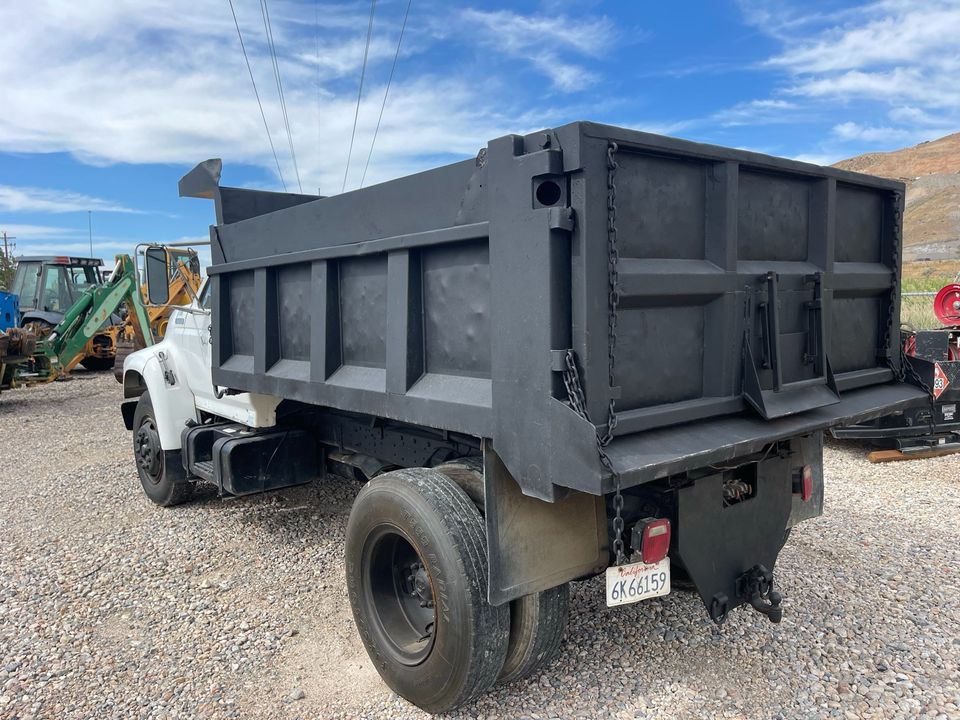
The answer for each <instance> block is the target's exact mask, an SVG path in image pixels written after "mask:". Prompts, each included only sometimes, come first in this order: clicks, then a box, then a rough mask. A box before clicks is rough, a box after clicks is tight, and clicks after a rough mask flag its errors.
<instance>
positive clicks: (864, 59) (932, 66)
mask: <svg viewBox="0 0 960 720" xmlns="http://www.w3.org/2000/svg"><path fill="white" fill-rule="evenodd" d="M761 5H762V6H763V11H762V12H756V7H757V6H756V5H748V6H747V7H748V8H752V9H753V10H754V12H753V13H752V19H753V20H754V22H755V23H756V24H758V25H759V26H760V27H761V29H763V30H765V31H766V32H768V33H769V34H771V35H773V36H774V37H777V38H778V39H779V40H781V41H782V43H783V45H784V48H783V51H782V52H781V53H779V54H778V55H776V56H774V57H772V58H770V59H769V60H768V61H767V63H766V65H767V66H768V67H772V68H779V69H782V70H784V71H786V72H787V73H788V74H789V75H790V76H791V78H792V81H791V83H790V85H789V87H788V92H789V93H791V94H792V95H799V96H808V97H811V98H817V99H823V100H835V101H840V102H844V103H846V102H851V101H863V100H876V101H879V102H885V103H891V104H913V105H921V106H925V107H938V108H951V109H952V110H953V111H954V112H955V113H956V112H957V111H958V110H960V89H958V87H957V83H956V77H957V73H958V72H960V56H958V54H957V49H958V38H960V0H879V1H878V2H872V3H867V4H864V5H860V6H857V7H854V8H850V9H848V10H847V11H845V12H844V14H843V15H842V16H839V17H836V18H833V17H829V16H822V15H821V16H817V15H810V16H806V17H804V16H803V15H802V14H798V12H797V11H796V10H794V9H792V8H791V6H789V5H786V4H783V3H781V4H779V5H778V6H772V5H763V4H762V3H761ZM748 17H749V16H748ZM788 27H789V28H791V32H786V31H785V28H788Z"/></svg>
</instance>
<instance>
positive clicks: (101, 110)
mask: <svg viewBox="0 0 960 720" xmlns="http://www.w3.org/2000/svg"><path fill="white" fill-rule="evenodd" d="M235 6H236V7H237V12H238V16H239V20H240V24H241V28H242V30H243V34H244V40H245V43H246V46H247V50H248V52H249V54H250V60H251V64H252V66H253V70H254V74H255V76H256V78H257V85H258V89H259V91H260V96H261V99H262V100H263V103H264V110H265V112H266V116H267V121H268V124H269V127H270V129H271V132H272V136H273V143H274V145H275V147H276V150H277V153H278V155H279V158H280V163H281V167H282V172H283V176H284V178H285V180H286V185H287V187H288V188H289V189H296V180H295V178H294V171H293V166H292V163H291V161H290V159H289V150H288V149H287V140H286V137H285V134H284V133H283V131H282V129H283V122H282V118H281V112H280V107H279V102H278V100H277V97H276V88H275V85H274V81H273V76H272V68H271V64H270V58H269V55H268V54H267V49H266V43H265V42H264V40H263V38H264V34H263V26H262V20H261V18H260V15H259V13H258V11H257V9H256V8H257V5H256V3H252V4H251V3H235ZM271 7H272V10H271V15H272V21H273V23H272V24H273V28H274V34H275V36H276V37H275V39H276V45H277V48H278V51H279V53H280V57H279V64H280V69H281V73H282V76H283V82H284V93H285V96H286V100H287V106H288V114H289V118H290V123H291V126H292V134H293V140H294V144H295V147H296V151H297V160H298V164H299V168H300V174H301V177H302V180H303V189H304V191H305V192H316V191H317V189H318V188H320V189H321V191H322V193H323V194H330V193H333V192H338V191H339V190H340V185H341V182H342V177H343V171H344V167H345V165H346V161H347V146H348V142H349V138H350V131H351V125H352V121H353V112H354V104H355V102H356V87H357V85H356V81H357V75H358V72H359V67H360V63H361V60H362V54H363V39H364V37H363V35H364V33H363V31H365V29H366V8H365V7H363V6H362V5H360V4H356V5H337V4H328V3H324V4H322V5H321V7H320V13H319V19H320V25H321V33H320V34H321V48H320V63H319V87H318V85H317V82H318V67H317V61H316V44H315V36H314V27H313V23H314V12H313V5H312V4H308V5H304V4H303V3H293V2H284V1H283V0H275V2H273V3H272V5H271ZM415 7H416V6H415ZM441 8H443V6H437V7H432V8H431V10H430V11H429V12H432V13H433V16H434V17H433V21H434V22H442V18H441V19H439V20H438V19H437V18H438V16H441V15H442V14H443V11H442V9H441ZM379 11H380V6H378V16H377V17H378V21H377V23H378V24H375V33H374V40H373V42H372V45H371V57H370V65H369V66H368V68H367V84H366V85H365V87H364V98H363V102H362V104H361V107H360V120H359V124H358V128H357V137H356V145H355V150H354V156H353V162H352V165H351V173H350V182H349V183H348V187H351V186H353V187H355V186H356V185H357V183H358V182H359V179H360V175H361V173H362V172H363V164H364V163H365V161H366V155H367V151H368V149H369V146H370V141H371V139H372V136H373V131H374V126H375V124H376V118H377V115H378V113H379V109H380V101H381V99H382V97H383V90H384V87H383V83H384V82H385V80H386V74H387V72H388V70H389V63H390V62H391V61H392V54H393V51H394V49H395V47H396V46H395V42H396V35H397V32H398V30H399V18H393V17H392V16H390V15H388V14H385V15H383V16H381V15H380V14H379ZM385 12H386V11H385ZM449 12H450V17H451V18H452V19H456V20H457V23H451V25H452V24H458V23H460V22H461V19H462V13H463V12H464V11H461V10H460V9H451V10H450V11H449ZM466 12H470V11H466ZM424 13H428V11H426V10H425V11H424ZM509 15H510V19H511V20H512V21H513V22H514V27H513V29H512V31H508V32H506V33H505V35H506V36H509V37H508V39H507V42H508V46H509V47H510V48H512V50H511V52H516V53H519V54H526V53H531V54H532V55H535V56H536V57H537V58H539V59H538V60H537V61H536V62H540V63H542V65H541V66H538V67H540V69H541V70H542V71H543V72H546V73H547V74H548V75H549V76H550V77H551V78H552V80H553V82H554V83H555V85H556V86H557V87H562V88H572V87H574V86H577V85H578V84H579V83H582V82H583V81H584V78H585V77H586V76H585V75H584V73H583V72H582V71H581V69H580V68H579V66H577V65H575V64H570V63H566V62H565V61H563V59H562V57H563V56H564V55H566V54H567V53H573V54H577V55H580V56H588V55H592V54H594V53H597V52H600V47H601V46H600V42H601V35H603V34H606V33H607V31H608V30H609V24H608V23H607V21H606V20H603V19H600V20H590V19H589V18H588V19H587V20H585V21H584V22H583V23H582V24H580V25H577V24H571V25H568V26H567V27H566V28H564V27H563V26H562V23H560V22H556V21H554V20H553V19H551V18H543V17H540V16H537V15H530V16H527V15H519V14H515V13H509ZM476 17H477V18H478V22H481V19H482V18H487V19H488V20H489V19H490V18H489V15H484V14H483V13H481V14H479V15H477V16H476ZM0 27H6V28H16V29H17V31H16V32H12V33H8V34H7V35H6V36H5V45H4V51H3V53H2V54H0V87H2V88H3V99H4V106H5V107H7V108H16V112H5V113H0V151H8V152H27V153H46V152H63V151H66V152H69V153H71V154H73V155H74V156H75V157H77V158H79V159H81V160H82V161H85V162H88V163H94V164H110V163H121V162H122V163H177V164H192V163H195V162H198V161H200V160H203V159H205V158H208V157H222V158H223V159H224V165H225V181H226V182H229V181H230V166H231V164H234V163H250V164H255V165H259V166H262V167H264V168H268V169H273V168H274V166H275V165H274V160H273V156H272V154H271V151H270V147H269V144H268V142H267V138H266V136H265V132H264V129H263V125H262V120H261V118H260V114H259V110H258V109H257V105H256V102H255V100H254V97H253V92H252V89H251V87H250V81H249V78H248V76H247V70H246V66H245V65H244V60H243V56H242V55H241V52H240V47H239V44H238V41H237V35H236V29H235V28H234V26H233V19H232V17H231V15H230V12H229V9H228V7H227V6H226V4H225V3H224V4H223V5H220V4H214V5H213V6H211V5H210V4H208V3H197V2H194V1H193V0H84V2H82V3H64V2H61V1H59V0H7V2H3V3H0ZM484 27H488V26H483V25H482V22H481V27H480V30H479V31H478V30H477V28H476V27H473V28H467V27H460V30H459V31H462V32H463V33H464V34H463V36H462V37H461V36H459V35H458V36H457V37H456V41H457V42H458V43H461V44H462V43H474V44H478V45H483V46H484V47H487V45H486V43H487V42H489V41H490V38H489V37H488V36H487V35H486V34H484V33H486V30H484V29H483V28H484ZM432 33H434V31H433V30H432V29H430V28H426V29H425V28H424V27H423V22H421V23H420V24H419V25H417V24H412V25H411V26H408V28H407V33H406V34H405V36H404V53H403V57H401V64H400V67H399V68H398V71H397V76H396V77H395V79H394V83H393V85H392V86H391V89H390V100H389V104H388V106H387V111H386V113H385V115H384V118H383V124H382V126H381V128H380V132H379V135H378V138H377V144H376V150H375V153H374V156H373V161H372V163H371V167H370V172H369V173H368V176H367V181H366V182H367V184H370V183H372V182H378V181H381V180H384V179H388V178H390V177H395V176H397V175H401V174H406V173H409V172H413V171H416V170H420V169H424V168H425V167H429V166H432V165H434V164H436V159H437V158H438V157H444V156H448V155H450V154H454V155H459V156H467V155H471V154H473V153H475V152H476V151H477V149H478V148H479V147H480V146H481V145H483V144H484V143H485V142H486V141H487V140H489V139H491V138H493V137H497V136H498V135H502V134H505V133H507V132H524V131H527V130H535V129H537V128H538V127H542V126H544V125H549V124H551V123H550V122H549V119H550V115H549V113H548V112H536V113H528V112H525V111H524V110H521V109H520V108H526V107H529V106H530V98H529V96H528V97H526V98H523V102H522V103H521V100H520V99H519V98H516V99H515V101H511V98H510V96H509V94H508V93H504V92H502V90H503V86H502V85H499V84H498V83H497V82H496V80H495V79H490V78H487V77H485V72H484V71H483V70H482V69H481V68H474V67H464V68H436V74H433V72H432V71H431V72H427V73H426V74H425V73H423V71H420V73H419V74H418V75H414V74H413V71H412V70H410V71H408V69H407V68H408V67H410V65H409V64H407V65H405V64H404V61H405V60H408V59H409V58H410V57H412V56H413V55H416V54H417V53H420V52H422V51H423V50H424V49H425V48H429V47H430V45H431V43H434V42H439V41H441V40H438V38H439V35H436V34H432ZM527 33H529V34H531V35H533V36H535V37H536V38H537V40H536V41H535V42H533V41H528V40H524V39H523V37H524V35H525V34H527ZM509 38H512V39H509ZM558 47H559V49H557V48H558ZM550 48H553V49H552V50H551V49H550ZM551 59H555V60H556V61H557V62H556V64H550V62H549V61H550V60H551ZM491 97H498V98H499V100H498V101H497V102H491ZM81 204H82V203H81ZM84 209H86V206H84ZM93 209H97V208H93Z"/></svg>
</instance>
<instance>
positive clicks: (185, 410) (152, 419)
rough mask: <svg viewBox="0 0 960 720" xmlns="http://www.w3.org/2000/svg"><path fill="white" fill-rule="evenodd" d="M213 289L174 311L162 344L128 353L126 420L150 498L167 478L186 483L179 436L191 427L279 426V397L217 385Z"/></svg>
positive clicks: (204, 290) (125, 398) (125, 393)
mask: <svg viewBox="0 0 960 720" xmlns="http://www.w3.org/2000/svg"><path fill="white" fill-rule="evenodd" d="M209 287H210V283H209V280H208V281H206V282H205V283H204V285H203V287H202V288H201V290H200V294H199V295H198V299H197V300H194V301H193V302H192V303H191V304H190V305H187V306H185V307H182V308H179V309H177V310H174V311H173V313H172V314H171V316H170V321H169V324H168V326H167V333H166V335H165V336H164V338H163V339H162V340H161V341H160V342H158V343H156V344H155V345H151V346H149V347H146V348H144V349H142V350H138V351H136V352H134V353H132V354H130V355H129V356H128V357H127V358H126V360H125V361H124V363H123V396H124V402H123V406H122V412H123V418H124V423H125V424H126V427H127V429H128V430H132V431H133V441H134V452H135V453H136V456H137V465H138V470H139V471H140V476H141V481H143V483H144V489H145V490H146V491H147V494H148V495H151V490H156V489H157V486H158V485H164V486H166V485H167V483H164V482H163V480H164V476H165V475H166V476H169V479H170V480H171V481H174V482H177V481H182V479H183V478H182V477H181V475H182V472H183V471H182V466H181V464H180V463H181V459H180V449H181V433H182V431H183V430H184V428H186V427H187V426H188V425H190V424H196V423H201V422H203V421H204V420H205V419H209V418H211V417H215V418H221V419H223V420H230V421H233V422H236V423H241V424H242V425H245V426H247V427H250V428H267V427H272V426H274V425H275V424H276V419H277V416H276V409H277V405H278V404H279V403H280V400H281V398H279V397H274V396H270V395H258V394H253V393H240V394H233V395H228V394H223V393H221V392H220V391H219V390H218V388H215V387H214V385H213V380H212V377H211V346H210V307H209V305H210V290H209ZM180 484H181V485H183V487H184V488H189V487H191V485H190V484H189V483H182V482H181V483H180ZM163 489H164V491H166V490H169V489H170V488H166V487H164V488H163ZM151 497H153V495H151ZM154 499H156V498H154ZM163 504H166V503H163ZM171 504H172V503H171Z"/></svg>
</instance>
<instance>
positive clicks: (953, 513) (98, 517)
mask: <svg viewBox="0 0 960 720" xmlns="http://www.w3.org/2000/svg"><path fill="white" fill-rule="evenodd" d="M119 400H120V388H119V386H118V385H117V384H116V382H115V381H114V380H113V378H112V376H110V375H109V374H101V375H92V374H87V373H83V372H80V371H78V372H76V373H75V375H74V379H72V380H70V381H68V382H60V383H55V384H53V385H50V386H46V387H42V388H33V389H30V390H21V391H12V392H9V393H4V394H3V396H2V397H0V533H2V534H0V537H2V546H0V547H2V552H0V718H20V719H26V718H56V719H58V720H59V719H61V718H76V719H88V718H89V719H90V720H106V719H111V718H118V719H119V718H123V719H124V720H128V719H133V718H184V719H185V718H195V717H197V718H253V719H267V718H277V719H284V720H286V719H290V720H292V719H294V718H304V719H306V718H355V717H363V718H368V717H369V718H372V717H380V718H423V717H426V716H425V715H424V713H422V712H420V711H419V710H417V709H416V708H414V707H413V706H411V705H409V704H408V703H406V702H405V701H403V700H400V699H399V698H397V697H396V696H394V695H392V694H391V693H390V692H389V691H388V690H387V689H386V687H385V686H384V685H383V684H382V683H381V682H380V680H379V678H378V676H377V674H376V673H375V672H374V670H373V668H372V665H371V664H370V662H369V661H368V660H367V657H366V654H365V653H364V651H363V648H362V646H361V645H360V642H359V640H358V639H357V637H356V634H355V632H354V628H353V621H352V619H351V616H350V610H349V606H348V603H347V598H346V593H345V591H344V587H343V567H342V543H343V533H344V526H345V524H346V519H347V514H348V512H349V508H350V503H351V500H352V498H353V496H354V494H355V493H356V492H357V490H358V489H359V486H358V485H357V484H356V483H355V482H352V481H347V480H340V479H336V478H329V479H328V480H327V481H325V482H322V483H320V482H318V483H314V484H312V485H310V486H307V487H303V488H298V489H294V490H289V491H283V492H279V493H272V494H269V495H266V496H263V497H254V498H247V499H235V500H226V501H222V500H219V499H217V498H216V497H215V495H214V493H213V492H211V491H205V492H202V493H201V494H200V497H199V498H198V499H197V500H196V501H194V502H193V503H191V504H189V505H187V506H184V507H180V508H174V509H171V510H161V509H158V508H155V507H154V506H152V505H151V504H150V503H149V502H148V501H147V500H146V498H145V497H144V496H143V495H142V492H141V490H140V488H139V483H138V481H137V476H136V472H135V470H134V468H133V464H132V460H131V456H130V454H131V453H130V438H129V434H128V433H127V432H126V431H125V430H124V428H123V424H122V421H121V419H120V415H119V411H118V403H119ZM958 466H960V456H954V457H945V458H938V459H933V460H920V461H914V462H910V463H892V464H887V465H880V466H877V465H870V464H869V463H867V462H866V460H865V452H864V450H863V448H861V447H856V446H853V447H851V446H831V447H830V448H828V450H827V477H828V484H827V498H826V502H827V513H826V515H825V516H824V517H822V518H820V519H818V520H815V521H812V522H808V523H806V524H804V525H802V526H800V527H798V528H797V529H796V530H795V531H794V533H793V535H792V537H791V540H790V542H789V543H788V545H787V547H786V548H785V550H784V551H783V554H782V555H781V559H780V562H779V564H778V573H777V574H778V580H779V583H780V587H781V589H782V591H783V593H784V596H785V601H784V602H785V613H784V619H783V623H782V624H780V625H779V626H775V625H771V624H770V623H768V622H767V621H766V620H765V619H763V618H761V617H760V616H759V615H758V614H756V613H753V612H745V611H738V612H736V613H734V614H733V616H732V617H731V619H730V620H729V621H728V623H727V624H726V625H725V626H723V627H722V628H717V627H715V626H713V624H712V623H710V622H709V621H708V620H707V619H706V615H705V613H704V611H703V608H702V606H701V604H700V602H699V600H698V599H697V598H695V597H694V596H693V595H691V594H687V593H679V592H677V593H674V594H672V595H671V596H669V597H667V598H664V599H662V600H655V601H650V602H646V603H641V604H639V605H632V606H627V607H625V608H622V609H619V610H615V611H614V610H607V609H606V608H605V607H604V603H603V588H602V585H601V583H600V581H598V580H594V581H590V582H586V583H582V584H578V585H575V586H574V589H573V593H572V603H573V607H572V619H571V625H570V628H569V631H568V633H567V637H566V640H565V642H564V646H563V650H562V656H561V658H560V660H559V661H558V662H557V663H555V664H554V665H553V666H552V667H551V668H549V669H548V671H546V672H545V673H542V674H541V675H539V676H536V677H534V678H531V679H529V680H527V681H523V682H520V683H517V684H514V685H510V686H505V687H498V688H497V689H496V690H495V691H494V692H492V693H490V694H489V695H487V696H485V697H483V698H481V699H480V700H479V701H478V702H477V703H476V704H475V705H473V706H471V707H468V708H464V709H463V710H462V711H461V712H460V713H459V714H456V715H454V717H463V718H468V717H469V718H474V717H480V718H501V717H502V718H540V719H547V718H593V717H603V718H610V717H612V718H664V717H668V718H669V717H676V718H692V717H703V718H751V719H753V718H813V717H837V718H871V717H873V718H931V719H933V718H936V719H937V720H943V719H946V718H950V719H952V718H960V709H958V708H960V577H958V575H960V472H958Z"/></svg>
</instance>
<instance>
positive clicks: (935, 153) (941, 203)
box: [835, 133, 960, 262]
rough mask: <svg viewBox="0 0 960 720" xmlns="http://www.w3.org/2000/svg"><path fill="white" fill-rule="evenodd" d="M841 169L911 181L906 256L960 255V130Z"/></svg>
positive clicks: (852, 160) (939, 257) (848, 162)
mask: <svg viewBox="0 0 960 720" xmlns="http://www.w3.org/2000/svg"><path fill="white" fill-rule="evenodd" d="M835 167H839V168H843V169H844V170H853V171H854V172H861V173H867V174H868V175H880V176H882V177H888V178H894V179H896V180H902V181H903V182H904V183H906V185H907V198H906V210H905V212H904V217H903V235H904V245H905V247H904V260H906V261H908V262H909V261H915V260H955V259H960V133H954V134H952V135H947V136H946V137H942V138H940V139H939V140H932V141H930V142H925V143H920V144H919V145H916V146H914V147H909V148H904V149H902V150H895V151H893V152H886V153H867V154H865V155H858V156H857V157H853V158H850V159H848V160H841V161H840V162H838V163H837V164H836V165H835Z"/></svg>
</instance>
